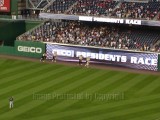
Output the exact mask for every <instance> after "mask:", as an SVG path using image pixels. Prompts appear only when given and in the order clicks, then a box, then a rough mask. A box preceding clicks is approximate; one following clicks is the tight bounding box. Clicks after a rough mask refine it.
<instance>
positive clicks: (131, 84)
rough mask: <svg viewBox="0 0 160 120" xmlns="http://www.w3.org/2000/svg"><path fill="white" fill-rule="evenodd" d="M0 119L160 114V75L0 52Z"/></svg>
mask: <svg viewBox="0 0 160 120" xmlns="http://www.w3.org/2000/svg"><path fill="white" fill-rule="evenodd" d="M10 96H13V97H14V108H13V109H9V101H8V99H9V97H10ZM0 120H160V76H158V75H149V74H136V73H127V72H120V71H110V70H99V69H96V68H94V69H93V68H92V69H91V68H88V69H87V68H83V67H78V66H65V65H60V64H48V63H40V62H39V61H37V62H31V61H24V60H11V59H2V58H1V59H0Z"/></svg>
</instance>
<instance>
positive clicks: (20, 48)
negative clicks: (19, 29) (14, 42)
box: [18, 46, 42, 53]
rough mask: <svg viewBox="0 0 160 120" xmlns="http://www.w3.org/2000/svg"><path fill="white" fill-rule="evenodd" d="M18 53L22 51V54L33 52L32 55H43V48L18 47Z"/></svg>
mask: <svg viewBox="0 0 160 120" xmlns="http://www.w3.org/2000/svg"><path fill="white" fill-rule="evenodd" d="M18 51H20V52H31V53H42V48H38V47H37V48H36V47H27V46H18Z"/></svg>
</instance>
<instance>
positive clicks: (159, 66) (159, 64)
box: [158, 54, 160, 71]
mask: <svg viewBox="0 0 160 120" xmlns="http://www.w3.org/2000/svg"><path fill="white" fill-rule="evenodd" d="M158 71H160V54H159V57H158Z"/></svg>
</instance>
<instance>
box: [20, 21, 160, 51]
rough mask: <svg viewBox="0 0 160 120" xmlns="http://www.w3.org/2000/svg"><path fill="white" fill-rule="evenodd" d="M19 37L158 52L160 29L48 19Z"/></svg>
mask: <svg viewBox="0 0 160 120" xmlns="http://www.w3.org/2000/svg"><path fill="white" fill-rule="evenodd" d="M17 39H18V40H32V41H43V42H54V43H64V44H75V45H83V46H97V47H107V48H117V49H134V50H141V51H154V50H155V43H156V42H157V41H158V40H160V31H158V30H156V29H150V28H147V29H146V28H143V27H142V28H140V27H138V28H137V27H129V26H124V25H123V26H121V25H119V26H117V25H115V24H107V23H96V22H94V23H93V22H79V21H69V22H67V21H66V22H52V21H48V22H45V23H44V25H42V26H39V27H38V28H36V29H34V30H33V31H30V32H27V33H25V34H23V35H21V36H19V37H18V38H17ZM158 47H159V46H158ZM156 50H157V47H156Z"/></svg>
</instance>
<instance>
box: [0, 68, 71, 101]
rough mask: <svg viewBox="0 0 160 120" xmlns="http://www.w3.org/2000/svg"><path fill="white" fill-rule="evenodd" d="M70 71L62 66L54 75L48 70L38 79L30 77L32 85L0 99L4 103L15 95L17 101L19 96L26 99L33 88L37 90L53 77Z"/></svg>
mask: <svg viewBox="0 0 160 120" xmlns="http://www.w3.org/2000/svg"><path fill="white" fill-rule="evenodd" d="M51 68H52V66H51V67H50V68H48V69H51ZM69 69H71V68H66V67H64V66H62V67H57V68H55V71H54V70H53V71H54V73H52V72H53V71H51V70H48V71H46V72H45V73H44V74H41V75H39V76H36V77H32V76H30V77H31V79H30V80H31V83H29V84H27V85H24V86H22V87H20V88H17V89H14V90H11V91H9V92H7V93H5V94H2V95H1V96H0V99H1V100H2V101H5V100H6V99H7V98H8V97H9V96H11V95H14V96H15V97H16V98H17V99H18V98H19V97H18V95H19V96H21V97H22V98H23V97H26V95H28V94H24V93H25V92H26V91H28V90H30V89H31V88H34V89H36V87H39V86H40V85H43V84H46V83H48V82H50V80H51V79H50V80H47V78H50V77H51V76H52V77H53V76H54V75H57V74H61V73H64V72H66V70H69ZM32 80H33V82H32ZM52 80H53V79H52ZM44 87H45V86H44ZM34 92H35V91H34ZM32 93H33V91H32V92H31V93H30V94H32ZM30 94H29V95H30Z"/></svg>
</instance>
